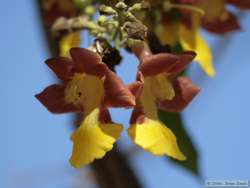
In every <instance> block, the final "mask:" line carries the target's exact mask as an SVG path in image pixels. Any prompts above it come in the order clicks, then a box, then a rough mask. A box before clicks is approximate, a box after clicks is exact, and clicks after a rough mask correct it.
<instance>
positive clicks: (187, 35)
mask: <svg viewBox="0 0 250 188" xmlns="http://www.w3.org/2000/svg"><path fill="white" fill-rule="evenodd" d="M180 42H181V45H182V47H183V48H184V49H185V50H192V51H195V52H196V53H197V56H196V58H195V60H196V61H197V62H198V63H199V64H200V66H201V67H202V69H203V70H204V71H205V72H206V73H207V74H208V75H209V76H211V77H213V76H214V75H215V70H214V67H213V63H212V61H213V60H212V52H211V50H210V48H209V46H208V44H207V43H206V41H205V40H204V39H203V37H202V36H201V34H200V33H199V32H198V30H195V29H193V30H188V29H187V28H186V27H185V26H182V28H181V34H180Z"/></svg>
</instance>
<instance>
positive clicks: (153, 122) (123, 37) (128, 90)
mask: <svg viewBox="0 0 250 188" xmlns="http://www.w3.org/2000/svg"><path fill="white" fill-rule="evenodd" d="M100 3H104V4H100ZM228 4H230V5H234V6H236V7H238V8H240V9H249V8H250V0H165V1H159V0H146V1H143V2H141V3H135V4H132V2H131V1H116V0H114V1H109V3H107V4H105V2H99V1H95V0H89V1H86V2H85V1H78V0H76V1H73V0H63V1H59V0H44V3H43V9H44V10H45V11H44V12H45V13H44V17H45V23H46V25H47V26H48V27H50V28H51V30H52V33H53V35H54V36H55V39H56V40H58V41H57V42H58V44H59V51H60V52H59V54H60V57H56V58H52V59H48V60H47V61H46V62H45V63H46V64H47V65H48V66H49V68H51V69H52V70H53V72H54V73H55V74H56V75H57V77H58V78H59V79H60V80H61V84H54V85H51V86H48V87H47V88H45V89H44V90H43V91H42V92H41V93H40V94H37V95H36V98H37V99H38V100H39V101H40V102H41V103H42V104H43V105H44V106H45V107H46V108H47V109H48V110H49V111H50V112H52V113H57V114H58V113H67V112H78V113H80V114H81V115H82V122H81V124H80V125H79V127H78V128H77V129H76V130H75V132H74V133H73V134H72V136H71V139H72V142H73V151H72V156H71V158H70V162H71V164H72V166H74V167H76V168H79V167H81V166H84V165H87V164H89V163H91V162H92V161H93V160H94V159H100V158H102V157H103V156H104V155H105V154H106V153H107V152H108V151H110V150H111V149H112V148H113V145H114V143H115V142H116V141H117V139H118V138H119V137H120V135H121V132H122V130H123V126H122V125H121V124H119V123H115V122H113V121H112V118H111V115H110V113H109V108H111V107H114V108H133V112H132V114H131V119H130V127H129V128H128V134H129V136H130V138H131V139H132V140H133V142H134V143H135V144H136V145H138V146H140V147H141V148H143V149H144V150H146V151H148V152H150V153H152V154H154V155H167V156H170V157H172V158H175V159H178V160H185V159H186V157H185V154H183V153H182V151H181V150H180V149H179V146H178V141H177V138H176V137H175V135H174V133H173V132H172V131H171V130H170V129H169V128H168V127H167V125H165V124H164V123H163V122H161V120H160V118H159V117H158V109H162V110H165V111H168V112H181V111H182V110H183V109H184V108H185V107H186V106H187V105H188V104H189V103H190V101H192V100H193V99H194V97H195V96H196V95H197V94H198V92H199V90H200V89H199V87H197V86H196V85H194V84H193V83H192V81H191V80H190V79H188V78H187V77H185V76H181V75H182V73H183V72H184V70H185V69H186V67H187V66H188V65H189V64H190V63H191V62H192V61H193V60H194V61H197V62H198V63H199V64H200V65H201V67H202V69H203V70H204V71H205V72H206V73H207V74H208V75H209V76H214V75H215V70H214V66H213V63H212V52H211V50H210V48H209V46H208V44H207V43H206V41H205V40H204V39H203V37H202V35H201V34H200V29H201V28H205V29H206V30H207V31H210V32H212V33H215V34H219V35H221V34H225V33H228V32H231V31H234V30H238V29H239V28H240V26H239V23H238V21H237V18H236V16H235V15H234V14H233V13H231V12H230V11H229V10H228V9H227V5H228ZM98 10H99V13H100V16H99V17H98V19H97V20H96V19H95V16H94V15H95V12H97V11H98ZM81 30H87V31H89V33H90V34H91V35H92V36H94V37H95V42H94V44H92V45H91V46H90V47H89V48H88V49H86V48H80V44H81V35H80V31H81ZM149 33H153V36H154V37H155V38H156V39H157V40H155V41H152V40H150V38H149V35H148V34H149ZM157 41H158V43H159V44H158V43H157ZM152 46H154V48H155V46H156V48H157V50H153V49H152ZM120 48H124V49H126V50H127V51H128V52H131V53H134V54H135V56H136V57H137V59H138V61H139V65H138V69H137V76H135V77H136V79H135V81H134V82H133V83H131V84H129V85H125V84H124V83H123V82H122V80H121V79H120V78H119V76H118V75H117V74H116V73H115V66H116V65H118V64H119V63H120V60H121V55H120V53H119V49H120ZM177 48H178V50H176V49H177Z"/></svg>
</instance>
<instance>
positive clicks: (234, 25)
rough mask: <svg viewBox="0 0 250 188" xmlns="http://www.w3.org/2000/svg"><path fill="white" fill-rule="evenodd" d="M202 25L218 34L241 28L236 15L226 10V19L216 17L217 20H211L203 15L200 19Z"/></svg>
mask: <svg viewBox="0 0 250 188" xmlns="http://www.w3.org/2000/svg"><path fill="white" fill-rule="evenodd" d="M202 27H204V28H205V29H206V30H208V31H210V32H212V33H215V34H220V35H223V34H226V33H228V32H232V31H237V30H240V29H241V27H240V24H239V22H238V20H237V18H236V16H235V15H234V14H232V13H231V12H228V18H227V19H226V20H220V19H219V18H217V20H214V21H213V22H211V21H208V20H207V19H206V17H204V19H202Z"/></svg>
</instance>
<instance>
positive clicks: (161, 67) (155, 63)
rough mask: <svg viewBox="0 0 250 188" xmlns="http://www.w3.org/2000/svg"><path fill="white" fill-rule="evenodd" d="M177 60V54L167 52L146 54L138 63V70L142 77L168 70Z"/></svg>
mask: <svg viewBox="0 0 250 188" xmlns="http://www.w3.org/2000/svg"><path fill="white" fill-rule="evenodd" d="M178 60H179V58H178V56H176V55H173V54H168V53H160V54H156V55H151V56H147V57H146V58H144V59H143V61H142V62H141V64H140V65H139V71H141V73H142V74H143V76H144V77H147V76H154V75H156V74H160V73H163V72H168V71H169V70H170V69H171V68H172V67H173V66H174V65H175V63H176V62H177V61H178Z"/></svg>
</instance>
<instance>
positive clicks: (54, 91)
mask: <svg viewBox="0 0 250 188" xmlns="http://www.w3.org/2000/svg"><path fill="white" fill-rule="evenodd" d="M64 88H65V87H64V86H61V85H58V84H54V85H50V86H48V87H47V88H45V89H44V90H43V91H42V92H41V93H39V94H37V95H35V97H36V98H37V99H38V100H39V101H40V102H41V103H42V104H43V105H44V106H45V107H46V108H47V109H48V110H49V111H50V112H52V113H56V114H60V113H67V112H78V111H80V108H79V107H77V106H74V105H72V104H68V103H66V102H65V100H64Z"/></svg>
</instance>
